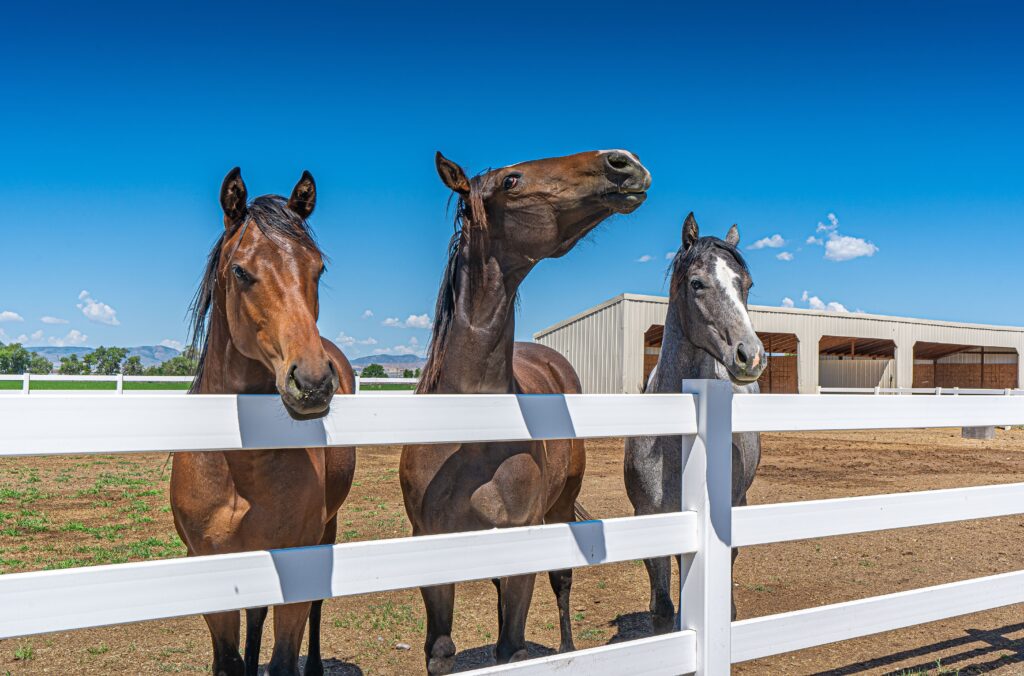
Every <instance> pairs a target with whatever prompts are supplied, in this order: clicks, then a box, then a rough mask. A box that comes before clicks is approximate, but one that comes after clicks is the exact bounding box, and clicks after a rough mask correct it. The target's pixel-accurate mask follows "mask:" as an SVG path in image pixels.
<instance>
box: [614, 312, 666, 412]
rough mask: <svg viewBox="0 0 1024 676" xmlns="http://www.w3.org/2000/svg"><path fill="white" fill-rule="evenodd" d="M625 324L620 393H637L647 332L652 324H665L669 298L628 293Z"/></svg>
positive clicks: (640, 385) (641, 385) (641, 379)
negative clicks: (645, 333)
mask: <svg viewBox="0 0 1024 676" xmlns="http://www.w3.org/2000/svg"><path fill="white" fill-rule="evenodd" d="M623 305H624V306H625V313H624V319H625V322H624V323H623V345H624V346H625V352H624V353H623V355H622V382H621V383H620V385H619V388H620V389H619V390H617V391H618V392H622V393H623V394H636V393H638V392H640V390H641V389H642V388H643V381H644V332H645V331H647V329H649V328H651V325H652V324H660V325H664V323H665V315H666V314H667V313H668V299H667V298H660V297H658V296H635V295H632V294H626V296H625V300H624V302H623Z"/></svg>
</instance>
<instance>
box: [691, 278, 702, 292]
mask: <svg viewBox="0 0 1024 676" xmlns="http://www.w3.org/2000/svg"><path fill="white" fill-rule="evenodd" d="M690 288H691V289H693V290H694V291H700V290H701V289H703V288H704V282H702V281H700V280H699V279H694V280H691V281H690Z"/></svg>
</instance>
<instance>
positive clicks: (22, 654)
mask: <svg viewBox="0 0 1024 676" xmlns="http://www.w3.org/2000/svg"><path fill="white" fill-rule="evenodd" d="M35 656H36V651H35V649H34V648H32V644H31V643H22V644H21V645H20V646H18V647H17V648H15V650H14V659H15V660H17V661H18V662H28V661H29V660H31V659H32V658H34V657H35Z"/></svg>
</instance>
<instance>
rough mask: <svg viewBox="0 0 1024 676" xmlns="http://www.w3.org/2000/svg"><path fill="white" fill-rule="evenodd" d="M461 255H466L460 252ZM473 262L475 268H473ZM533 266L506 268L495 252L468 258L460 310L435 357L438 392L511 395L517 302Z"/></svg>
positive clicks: (461, 283)
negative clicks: (530, 267) (528, 268)
mask: <svg viewBox="0 0 1024 676" xmlns="http://www.w3.org/2000/svg"><path fill="white" fill-rule="evenodd" d="M460 255H462V254H461V253H460ZM471 266H473V267H472V268H471ZM526 272H528V270H523V269H521V268H516V269H512V268H511V266H509V265H507V264H506V265H505V266H503V265H502V264H501V262H500V261H499V259H498V258H496V257H495V256H491V255H489V256H487V257H486V258H485V259H484V260H483V261H482V262H479V261H473V262H470V261H468V260H466V259H465V258H464V259H462V260H461V261H460V265H459V268H458V272H457V274H458V285H457V287H456V288H457V289H458V291H457V293H456V296H455V309H454V312H453V318H452V323H451V326H450V328H449V329H448V333H447V335H446V340H445V345H443V346H440V349H439V350H438V351H437V352H435V353H433V354H432V355H431V357H430V358H431V360H437V362H438V363H436V364H431V365H430V366H429V367H428V368H437V373H438V378H437V384H436V385H435V386H434V387H433V388H432V389H431V391H432V392H435V393H449V394H456V393H459V394H506V393H510V392H514V391H515V382H514V379H513V376H512V350H513V345H514V344H515V329H516V318H515V302H516V292H517V290H518V289H519V284H520V283H521V282H522V280H523V279H524V278H525V277H526Z"/></svg>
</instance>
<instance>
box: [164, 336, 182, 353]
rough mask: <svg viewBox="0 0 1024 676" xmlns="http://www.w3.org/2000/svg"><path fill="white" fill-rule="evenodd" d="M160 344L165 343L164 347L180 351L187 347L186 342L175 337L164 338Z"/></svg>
mask: <svg viewBox="0 0 1024 676" xmlns="http://www.w3.org/2000/svg"><path fill="white" fill-rule="evenodd" d="M159 344H160V345H163V346H164V347H169V348H171V349H172V350H177V351H178V352H181V351H182V350H184V349H185V344H184V343H182V342H181V341H180V340H174V339H173V338H164V339H163V340H161V341H160V343H159Z"/></svg>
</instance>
